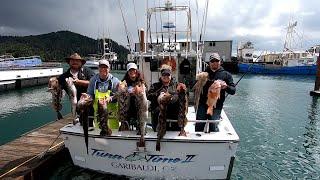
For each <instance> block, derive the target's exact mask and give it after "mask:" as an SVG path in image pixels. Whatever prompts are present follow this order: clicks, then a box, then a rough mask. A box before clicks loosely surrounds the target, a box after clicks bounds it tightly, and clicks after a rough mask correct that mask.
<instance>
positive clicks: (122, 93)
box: [116, 81, 130, 131]
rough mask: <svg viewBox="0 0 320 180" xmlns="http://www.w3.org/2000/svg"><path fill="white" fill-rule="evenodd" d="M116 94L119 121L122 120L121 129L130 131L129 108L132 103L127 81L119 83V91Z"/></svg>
mask: <svg viewBox="0 0 320 180" xmlns="http://www.w3.org/2000/svg"><path fill="white" fill-rule="evenodd" d="M116 96H117V99H118V104H119V108H118V115H119V121H120V122H121V125H120V127H119V131H129V122H128V110H129V103H130V94H129V92H128V86H127V83H126V81H122V82H120V83H119V86H118V92H117V95H116Z"/></svg>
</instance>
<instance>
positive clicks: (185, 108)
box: [177, 83, 188, 136]
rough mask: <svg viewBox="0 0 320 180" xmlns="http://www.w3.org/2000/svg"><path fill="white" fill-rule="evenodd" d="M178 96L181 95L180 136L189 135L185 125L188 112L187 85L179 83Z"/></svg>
mask: <svg viewBox="0 0 320 180" xmlns="http://www.w3.org/2000/svg"><path fill="white" fill-rule="evenodd" d="M177 91H178V97H179V114H178V126H179V127H180V128H181V130H180V133H179V136H187V133H186V131H185V130H184V127H185V126H186V125H187V122H188V119H187V116H186V115H187V113H188V95H187V90H186V86H185V85H184V84H182V83H179V84H178V86H177Z"/></svg>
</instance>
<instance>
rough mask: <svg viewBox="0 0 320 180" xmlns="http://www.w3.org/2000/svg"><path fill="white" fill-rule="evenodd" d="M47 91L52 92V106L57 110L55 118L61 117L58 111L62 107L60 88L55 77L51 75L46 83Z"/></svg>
mask: <svg viewBox="0 0 320 180" xmlns="http://www.w3.org/2000/svg"><path fill="white" fill-rule="evenodd" d="M48 91H49V92H51V94H52V107H53V109H54V110H55V111H56V112H57V119H58V120H60V119H63V116H62V114H61V113H60V111H61V109H62V104H61V99H62V89H61V86H60V85H59V81H58V79H57V78H56V77H51V78H50V79H49V83H48Z"/></svg>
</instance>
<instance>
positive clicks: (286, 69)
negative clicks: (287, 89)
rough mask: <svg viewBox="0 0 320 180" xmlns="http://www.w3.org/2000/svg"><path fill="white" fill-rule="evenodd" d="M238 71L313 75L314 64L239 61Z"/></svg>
mask: <svg viewBox="0 0 320 180" xmlns="http://www.w3.org/2000/svg"><path fill="white" fill-rule="evenodd" d="M238 67H239V72H240V73H247V72H248V73H252V74H289V75H315V74H316V72H317V66H316V65H310V66H279V65H273V64H253V63H239V64H238Z"/></svg>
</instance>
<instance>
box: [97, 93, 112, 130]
mask: <svg viewBox="0 0 320 180" xmlns="http://www.w3.org/2000/svg"><path fill="white" fill-rule="evenodd" d="M97 120H98V122H99V128H100V129H101V131H100V135H101V136H105V135H107V136H110V135H111V134H112V130H111V129H110V128H109V126H108V109H107V102H106V100H104V99H101V100H98V115H97Z"/></svg>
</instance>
